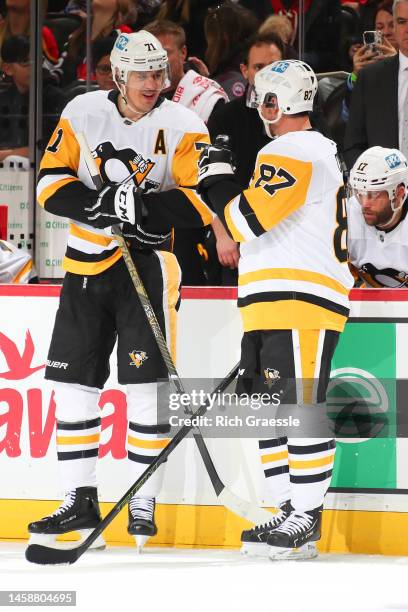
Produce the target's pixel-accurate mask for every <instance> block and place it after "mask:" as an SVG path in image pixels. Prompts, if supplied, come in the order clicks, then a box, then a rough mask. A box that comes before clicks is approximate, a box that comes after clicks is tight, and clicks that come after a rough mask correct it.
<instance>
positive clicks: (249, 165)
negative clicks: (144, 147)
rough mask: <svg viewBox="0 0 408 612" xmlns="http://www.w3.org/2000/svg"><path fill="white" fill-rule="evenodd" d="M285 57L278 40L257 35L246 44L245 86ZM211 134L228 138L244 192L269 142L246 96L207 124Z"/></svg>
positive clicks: (236, 173)
mask: <svg viewBox="0 0 408 612" xmlns="http://www.w3.org/2000/svg"><path fill="white" fill-rule="evenodd" d="M283 57H284V46H283V42H282V40H281V39H280V38H279V37H278V36H276V35H274V34H256V35H255V36H254V37H253V38H252V39H251V40H250V41H249V42H248V43H247V48H246V49H245V51H244V58H243V61H242V63H241V65H240V69H241V73H242V76H243V78H244V79H245V83H249V85H253V83H254V78H255V74H256V73H257V72H258V70H261V68H264V67H265V66H268V65H269V64H271V63H272V62H275V61H277V60H280V59H282V58H283ZM208 130H209V132H210V136H211V139H212V140H214V139H215V138H216V136H218V134H226V135H227V136H229V138H230V143H229V147H230V148H231V150H232V151H233V153H234V156H235V165H236V170H235V176H236V178H237V180H238V181H239V183H240V185H241V186H242V188H243V189H245V188H246V187H248V184H249V181H250V178H251V176H252V173H253V170H254V167H255V161H256V156H257V154H258V151H259V150H260V149H262V147H263V146H265V144H266V143H267V142H269V141H270V138H269V137H268V136H267V135H266V134H265V130H264V125H263V123H262V121H261V119H260V117H259V115H258V111H257V110H256V109H254V108H248V107H247V105H246V96H242V97H241V98H238V99H237V100H232V101H231V102H229V103H228V104H225V105H224V106H223V107H220V108H218V109H216V111H215V112H214V113H213V115H212V116H211V117H210V120H209V122H208Z"/></svg>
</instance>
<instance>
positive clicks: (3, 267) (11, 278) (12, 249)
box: [0, 240, 38, 284]
mask: <svg viewBox="0 0 408 612" xmlns="http://www.w3.org/2000/svg"><path fill="white" fill-rule="evenodd" d="M3 283H12V284H17V283H22V284H24V283H38V277H37V272H36V271H35V268H34V266H33V259H32V257H31V255H30V253H28V252H27V251H25V250H24V249H18V248H17V247H16V246H14V244H12V243H11V242H6V240H0V284H3Z"/></svg>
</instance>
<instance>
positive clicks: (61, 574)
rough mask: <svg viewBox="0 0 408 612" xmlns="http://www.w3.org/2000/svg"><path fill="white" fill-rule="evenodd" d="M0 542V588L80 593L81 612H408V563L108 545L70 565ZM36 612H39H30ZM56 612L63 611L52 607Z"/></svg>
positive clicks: (359, 557) (21, 545) (358, 557)
mask: <svg viewBox="0 0 408 612" xmlns="http://www.w3.org/2000/svg"><path fill="white" fill-rule="evenodd" d="M24 549H25V543H8V542H3V543H0V590H13V589H16V590H55V589H63V590H76V591H77V606H76V608H65V609H68V610H69V609H71V610H80V611H81V612H85V611H86V612H93V611H94V610H98V612H99V610H100V611H101V612H102V610H109V611H110V612H111V611H112V612H121V610H122V609H123V611H124V612H125V611H127V610H135V611H141V612H159V611H160V612H210V611H211V612H212V611H215V612H224V611H225V612H257V611H258V610H259V612H329V611H330V612H331V611H336V612H346V611H347V612H366V611H370V612H377V611H381V612H403V611H405V612H408V557H380V556H371V555H321V556H320V557H319V558H318V559H315V560H312V561H290V562H289V561H286V562H271V561H269V560H267V559H265V560H263V559H257V560H254V559H247V558H245V557H242V556H241V555H240V554H239V553H238V551H236V550H220V549H205V550H201V549H200V550H198V549H180V548H178V549H175V548H147V549H144V551H143V552H142V553H141V554H140V555H138V554H137V553H136V549H135V548H131V547H129V548H126V547H109V548H108V549H106V550H105V551H93V552H89V553H85V554H84V555H83V556H82V557H81V558H80V559H79V560H78V561H77V562H76V563H75V564H74V565H72V566H57V567H49V566H47V567H44V566H37V565H31V564H29V563H28V562H27V561H26V560H25V558H24ZM25 609H33V610H34V609H35V610H39V609H40V608H38V607H36V608H31V607H30V608H25ZM47 609H51V610H57V609H58V610H61V609H63V608H56V607H51V608H47Z"/></svg>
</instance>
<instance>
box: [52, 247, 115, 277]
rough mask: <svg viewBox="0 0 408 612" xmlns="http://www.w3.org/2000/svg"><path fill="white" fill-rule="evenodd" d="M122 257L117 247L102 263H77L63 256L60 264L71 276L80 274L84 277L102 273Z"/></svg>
mask: <svg viewBox="0 0 408 612" xmlns="http://www.w3.org/2000/svg"><path fill="white" fill-rule="evenodd" d="M121 257H122V252H121V250H120V249H119V247H118V248H117V249H116V250H115V251H114V252H113V253H112V255H111V256H110V257H107V258H106V259H103V260H102V261H95V262H93V261H91V262H89V261H77V260H76V259H71V258H70V257H67V256H66V255H65V257H64V260H63V262H62V267H63V269H64V270H66V271H67V272H72V273H73V274H82V275H84V276H92V275H93V274H99V273H100V272H104V271H105V270H107V269H108V268H110V266H112V265H113V264H114V263H116V262H117V261H118V260H119V259H120V258H121Z"/></svg>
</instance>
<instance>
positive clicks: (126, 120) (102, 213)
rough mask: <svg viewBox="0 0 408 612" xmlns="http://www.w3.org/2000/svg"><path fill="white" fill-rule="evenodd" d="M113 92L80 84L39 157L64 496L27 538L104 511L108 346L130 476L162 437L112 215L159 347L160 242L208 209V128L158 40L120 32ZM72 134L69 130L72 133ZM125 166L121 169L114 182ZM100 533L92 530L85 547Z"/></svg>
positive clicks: (152, 484)
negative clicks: (51, 242) (59, 228)
mask: <svg viewBox="0 0 408 612" xmlns="http://www.w3.org/2000/svg"><path fill="white" fill-rule="evenodd" d="M111 64H112V73H113V78H114V80H115V82H116V84H117V86H118V91H116V90H114V91H109V92H108V91H96V92H91V93H87V94H84V95H82V96H78V97H77V98H75V99H74V100H72V101H71V102H70V103H69V104H68V105H67V106H66V108H65V110H64V111H63V113H62V116H61V119H60V121H59V124H58V125H57V127H56V129H55V132H54V134H53V136H52V138H51V140H50V143H49V145H48V147H47V149H46V152H45V155H44V157H43V159H42V162H41V167H40V173H39V177H38V189H37V193H38V201H39V203H40V205H41V206H43V207H44V208H45V209H46V210H47V211H48V212H51V213H53V214H56V215H61V216H63V217H68V218H69V219H70V220H71V224H70V233H69V238H68V245H67V251H66V256H65V259H64V263H63V265H64V268H65V270H66V276H65V278H64V283H63V287H62V292H61V299H60V305H59V309H58V312H57V315H56V320H55V326H54V331H53V336H52V340H51V346H50V349H49V355H48V362H47V363H48V365H47V368H46V372H45V377H46V378H47V379H49V380H52V381H53V382H54V393H55V402H56V419H57V453H58V466H59V478H60V484H61V488H62V490H63V491H64V492H65V500H64V502H63V503H62V505H61V506H60V507H59V508H58V509H57V510H56V511H55V512H54V513H53V514H51V515H50V516H47V517H45V518H43V519H41V520H37V521H35V522H33V523H31V524H30V525H29V532H30V534H31V539H30V543H33V542H39V543H44V539H48V540H54V539H55V538H56V536H57V535H58V534H63V533H68V532H71V531H76V532H79V533H80V535H81V536H82V538H85V537H86V536H87V535H88V534H89V532H90V530H92V529H94V528H95V527H96V526H97V525H98V523H99V522H100V520H101V516H100V511H99V505H98V495H97V481H96V462H97V457H98V448H99V439H100V430H101V419H100V409H99V405H98V402H99V392H100V390H101V389H102V388H103V386H104V384H105V382H106V380H107V378H108V376H109V357H110V354H111V352H112V350H113V347H114V345H115V341H116V340H117V342H118V347H117V361H118V381H119V382H120V383H121V384H123V385H126V392H127V416H128V421H129V430H128V438H127V441H128V466H129V481H130V482H133V481H135V480H136V479H137V478H138V477H139V476H140V475H141V474H142V473H143V472H144V470H145V469H146V466H147V465H149V464H150V463H152V462H153V460H154V458H155V457H156V456H157V455H158V454H159V453H160V451H161V449H162V448H164V446H165V445H166V444H167V443H168V438H166V434H167V433H168V432H169V426H168V424H165V423H160V422H158V418H157V381H158V379H163V378H167V376H168V372H167V368H166V366H165V364H164V361H163V358H162V356H161V354H160V352H159V349H158V346H157V344H156V341H155V339H154V336H153V334H152V331H151V329H150V328H149V326H148V325H147V322H146V318H145V313H144V311H143V309H142V306H141V304H140V302H139V298H138V296H137V294H136V292H135V290H134V287H133V285H132V282H131V279H130V276H129V274H128V271H127V269H126V266H125V264H124V261H123V258H122V253H121V250H120V248H119V247H118V243H117V242H116V240H115V236H114V235H112V234H111V233H110V231H109V230H108V231H105V229H106V228H109V227H110V226H112V225H116V224H118V223H122V224H123V227H122V233H123V235H124V236H125V238H126V239H127V241H128V244H129V245H130V249H131V253H132V257H133V260H134V262H135V265H136V266H137V269H138V271H139V274H140V276H141V278H142V281H143V284H144V286H145V287H146V290H147V292H148V294H149V297H150V301H151V303H152V305H153V308H154V310H155V313H156V316H157V319H158V321H159V323H160V327H161V329H162V331H163V333H164V335H165V337H166V341H167V343H168V346H169V350H170V351H171V352H172V353H173V355H174V351H175V340H176V335H175V334H176V310H177V308H178V303H179V286H180V281H181V279H180V269H179V266H178V263H177V260H176V258H175V257H174V255H173V254H172V253H171V252H170V250H171V239H172V227H174V226H178V227H184V228H189V227H202V226H204V225H207V224H210V223H211V222H212V220H213V218H214V215H213V213H212V212H211V211H210V209H209V208H208V207H207V206H206V205H205V204H204V203H203V202H202V200H201V199H200V197H199V196H198V195H197V194H196V193H195V191H194V190H191V189H188V188H189V187H194V186H195V185H196V184H197V161H198V156H199V152H200V149H201V148H202V147H203V146H205V145H206V144H207V143H208V142H209V138H208V132H207V129H206V127H205V125H204V123H203V121H202V120H201V119H199V118H198V117H197V116H196V115H195V114H194V113H193V112H192V111H190V110H188V109H186V108H184V107H182V106H180V105H178V104H176V103H173V102H171V101H168V100H165V99H164V98H163V97H162V96H161V92H162V90H163V89H165V88H166V87H167V86H168V85H169V82H170V80H169V73H168V59H167V53H166V52H165V50H164V49H163V48H162V46H161V44H160V43H159V41H158V40H157V39H156V38H155V37H154V36H152V35H151V34H149V33H148V32H144V31H140V32H137V33H135V34H128V35H124V34H122V35H120V36H119V37H118V39H117V40H116V43H115V45H114V48H113V50H112V53H111ZM81 133H82V134H83V135H84V137H85V139H86V141H87V143H88V144H89V147H90V149H91V151H92V154H93V156H94V158H95V162H96V164H97V166H98V167H99V172H100V175H101V177H102V179H103V180H104V183H105V185H104V187H103V188H102V189H101V190H99V191H97V190H96V189H95V187H94V185H93V183H92V179H91V176H90V174H89V171H88V168H87V166H86V163H85V158H84V155H83V154H81V149H80V146H79V142H78V139H77V137H76V135H79V134H81ZM78 138H79V136H78ZM129 176H132V179H131V180H130V181H128V182H126V183H125V184H121V182H123V181H125V180H126V179H127V178H128V177H129ZM162 477H163V470H162V468H159V469H158V470H157V471H156V472H155V473H154V475H153V476H152V477H151V478H150V479H149V480H148V481H147V482H146V483H145V484H144V485H143V487H142V489H141V490H140V491H139V492H138V493H137V495H135V496H134V497H133V498H132V499H131V501H130V503H129V524H128V532H129V533H130V534H132V535H134V536H135V537H136V540H137V544H138V545H142V544H143V543H144V541H145V540H146V539H147V537H149V536H152V535H154V534H155V533H156V531H157V528H156V524H155V520H154V510H155V499H156V496H157V494H158V492H159V490H160V486H161V481H162ZM103 545H104V542H103V540H102V539H101V538H99V539H98V540H96V542H95V543H94V547H101V546H103Z"/></svg>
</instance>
